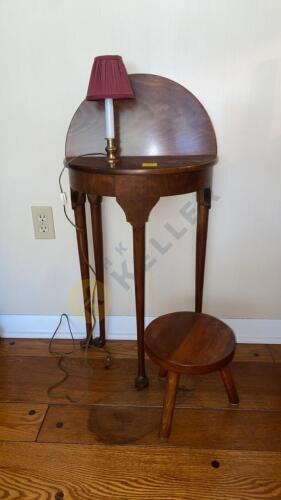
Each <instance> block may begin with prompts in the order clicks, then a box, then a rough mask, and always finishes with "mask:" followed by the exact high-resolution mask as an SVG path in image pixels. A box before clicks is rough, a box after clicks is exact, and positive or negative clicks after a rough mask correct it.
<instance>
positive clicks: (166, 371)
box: [159, 366, 168, 378]
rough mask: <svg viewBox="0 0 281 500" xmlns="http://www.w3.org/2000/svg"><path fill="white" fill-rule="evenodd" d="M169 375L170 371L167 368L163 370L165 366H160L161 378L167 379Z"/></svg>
mask: <svg viewBox="0 0 281 500" xmlns="http://www.w3.org/2000/svg"><path fill="white" fill-rule="evenodd" d="M167 374H168V370H166V368H163V366H160V368H159V378H166V377H167Z"/></svg>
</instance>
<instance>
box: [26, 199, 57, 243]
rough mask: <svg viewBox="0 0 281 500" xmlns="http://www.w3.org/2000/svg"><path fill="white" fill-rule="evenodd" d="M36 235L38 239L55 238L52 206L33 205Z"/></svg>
mask: <svg viewBox="0 0 281 500" xmlns="http://www.w3.org/2000/svg"><path fill="white" fill-rule="evenodd" d="M31 212H32V219H33V227H34V235H35V238H36V239H43V240H51V239H55V227H54V219H53V210H52V207H31Z"/></svg>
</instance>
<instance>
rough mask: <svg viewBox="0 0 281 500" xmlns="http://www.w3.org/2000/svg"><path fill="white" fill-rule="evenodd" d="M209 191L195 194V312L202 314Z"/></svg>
mask: <svg viewBox="0 0 281 500" xmlns="http://www.w3.org/2000/svg"><path fill="white" fill-rule="evenodd" d="M210 208H211V190H210V189H209V188H207V189H202V190H201V191H198V192H197V236H196V273H195V276H196V277H195V311H196V312H198V313H201V312H202V302H203V285H204V271H205V257H206V245H207V231H208V218H209V209H210Z"/></svg>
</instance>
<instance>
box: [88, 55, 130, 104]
mask: <svg viewBox="0 0 281 500" xmlns="http://www.w3.org/2000/svg"><path fill="white" fill-rule="evenodd" d="M108 98H109V99H132V98H134V93H133V89H132V87H131V83H130V80H129V77H128V74H127V71H126V68H125V65H124V63H123V60H122V57H121V56H98V57H96V58H95V60H94V64H93V67H92V72H91V77H90V81H89V87H88V92H87V97H86V99H87V100H88V101H99V100H101V99H108Z"/></svg>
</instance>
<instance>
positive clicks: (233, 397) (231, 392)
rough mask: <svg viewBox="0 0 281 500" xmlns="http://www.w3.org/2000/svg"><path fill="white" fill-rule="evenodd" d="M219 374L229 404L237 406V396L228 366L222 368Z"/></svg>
mask: <svg viewBox="0 0 281 500" xmlns="http://www.w3.org/2000/svg"><path fill="white" fill-rule="evenodd" d="M220 373H221V377H222V381H223V383H224V386H225V389H226V392H227V395H228V399H229V401H230V403H231V404H233V405H237V404H238V403H239V396H238V394H237V390H236V387H235V383H234V380H233V378H232V375H231V371H230V368H229V366H225V367H224V368H222V369H221V370H220Z"/></svg>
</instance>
